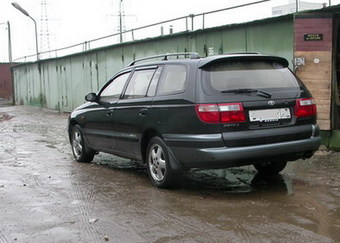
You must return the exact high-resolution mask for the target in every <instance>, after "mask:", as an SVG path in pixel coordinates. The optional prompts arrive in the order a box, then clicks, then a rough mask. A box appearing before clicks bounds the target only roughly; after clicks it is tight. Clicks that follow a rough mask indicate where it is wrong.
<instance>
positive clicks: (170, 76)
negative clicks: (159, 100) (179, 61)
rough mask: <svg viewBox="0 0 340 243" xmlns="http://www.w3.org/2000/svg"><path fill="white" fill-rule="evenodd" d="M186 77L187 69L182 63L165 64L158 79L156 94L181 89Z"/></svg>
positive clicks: (174, 91)
mask: <svg viewBox="0 0 340 243" xmlns="http://www.w3.org/2000/svg"><path fill="white" fill-rule="evenodd" d="M186 77H187V69H186V67H185V66H184V65H167V66H166V67H165V70H164V72H163V75H162V77H161V80H160V84H159V88H158V94H167V93H177V92H180V91H183V90H184V87H185V81H186Z"/></svg>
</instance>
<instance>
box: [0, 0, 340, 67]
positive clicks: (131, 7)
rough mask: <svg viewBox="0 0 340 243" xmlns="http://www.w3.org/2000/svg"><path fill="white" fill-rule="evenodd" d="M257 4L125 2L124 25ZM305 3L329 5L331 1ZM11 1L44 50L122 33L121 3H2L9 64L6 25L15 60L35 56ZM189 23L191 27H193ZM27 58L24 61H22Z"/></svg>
mask: <svg viewBox="0 0 340 243" xmlns="http://www.w3.org/2000/svg"><path fill="white" fill-rule="evenodd" d="M44 1H45V2H46V10H44V9H43V7H42V6H44V5H41V3H42V2H44ZM256 1H259V0H209V1H198V0H123V1H122V2H123V10H124V12H123V14H124V18H123V19H124V22H123V23H124V24H123V27H125V29H126V30H128V29H133V28H137V27H141V26H145V25H149V24H153V23H156V22H161V21H164V20H168V19H174V18H178V17H183V16H188V15H190V14H200V13H204V12H209V11H213V10H217V9H222V8H228V7H232V6H236V5H241V4H246V3H251V2H256ZM290 1H292V0H290ZM304 1H309V2H317V3H323V2H325V3H327V5H328V4H329V0H304ZM11 2H17V3H18V4H19V5H20V6H21V7H22V8H24V9H25V10H26V11H27V12H28V13H29V14H30V16H31V17H32V18H34V19H35V20H36V21H37V30H38V43H39V52H42V51H46V50H47V49H50V50H54V49H58V48H63V47H66V46H71V45H74V44H78V43H84V42H85V41H89V40H93V39H96V38H99V37H103V36H108V35H112V34H114V33H117V32H118V30H119V3H120V0H86V1H85V0H0V62H7V61H8V32H7V29H8V26H7V21H8V22H9V23H10V27H11V28H10V29H11V43H12V56H13V59H14V60H19V58H21V57H24V56H29V55H32V54H33V55H34V54H35V53H36V49H35V33H34V24H33V21H32V20H31V19H29V18H28V17H27V16H25V15H24V14H22V13H21V12H19V11H18V10H17V9H15V8H14V7H13V6H12V5H11ZM288 2H289V0H271V1H268V2H265V3H261V4H257V5H256V6H255V5H254V6H249V7H244V8H239V9H235V10H231V11H225V12H223V13H219V14H211V15H207V16H206V17H205V26H206V27H211V26H218V25H224V24H230V23H237V22H246V21H251V20H253V19H260V18H266V17H270V16H271V8H272V7H273V6H279V5H284V4H288ZM331 4H332V5H335V4H340V0H331ZM44 13H46V14H47V19H48V21H41V19H46V16H44ZM46 23H48V25H46ZM202 24H203V23H202V18H201V17H195V19H194V28H195V29H198V28H201V26H202ZM170 25H172V26H173V29H174V32H176V31H181V30H185V28H186V26H185V21H184V20H181V21H177V22H173V23H165V24H163V25H162V27H163V30H164V34H168V33H169V31H170ZM189 25H190V27H191V24H190V23H189ZM46 29H48V32H46ZM41 33H43V35H41ZM46 33H48V34H49V38H46V36H47V35H46ZM160 33H161V26H157V27H154V28H149V29H145V30H143V31H135V32H134V38H135V39H140V38H145V37H146V36H149V35H159V34H160ZM47 39H48V40H49V41H47ZM123 39H124V40H126V41H128V40H131V39H132V35H131V33H129V34H126V35H124V38H123ZM118 41H119V37H118V36H116V37H112V38H109V39H106V40H105V41H101V42H100V41H98V42H93V43H91V44H90V46H91V48H94V47H96V45H98V46H100V45H107V44H113V43H116V42H118ZM48 44H49V45H48ZM87 47H88V46H87ZM84 48H85V45H81V46H78V47H76V48H73V49H70V50H67V51H72V52H77V51H82V50H84ZM63 54H66V52H65V53H63V52H62V51H58V52H57V53H50V54H45V56H42V57H43V58H44V57H45V58H47V57H54V56H53V55H58V56H60V55H63ZM50 55H52V56H50ZM34 58H35V57H34V56H33V57H31V59H29V58H28V59H26V60H32V59H33V60H34ZM24 60H25V59H20V61H24Z"/></svg>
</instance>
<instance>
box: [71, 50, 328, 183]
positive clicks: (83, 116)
mask: <svg viewBox="0 0 340 243" xmlns="http://www.w3.org/2000/svg"><path fill="white" fill-rule="evenodd" d="M85 98H86V101H88V102H87V103H85V104H83V105H81V106H80V107H78V108H77V109H75V110H74V111H73V112H72V113H71V115H70V118H69V129H68V131H69V138H70V142H71V146H72V151H73V154H74V157H75V160H77V161H81V162H90V161H92V159H93V157H94V156H95V154H97V153H98V152H106V153H111V154H114V155H117V156H121V157H125V158H130V159H134V160H140V161H143V162H145V163H146V164H147V170H148V174H149V176H150V179H151V181H152V182H153V184H154V185H155V186H157V187H160V188H168V187H171V186H174V185H176V183H177V182H178V181H179V180H180V177H181V175H182V173H183V172H185V171H186V170H188V169H191V168H215V169H216V168H228V167H234V166H243V165H251V164H253V165H254V166H255V168H256V169H257V170H258V171H259V173H264V174H277V173H279V172H280V171H282V170H283V169H284V168H285V166H286V164H287V162H288V161H294V160H297V159H301V158H302V159H305V158H309V157H311V156H312V155H313V154H314V152H315V151H316V150H317V149H318V147H319V145H320V140H321V139H320V136H319V127H318V125H317V124H316V105H315V103H314V100H313V98H312V96H311V94H310V92H309V91H308V90H307V88H306V87H305V86H304V85H303V84H302V82H301V81H300V80H299V79H298V78H297V77H296V76H295V75H294V74H293V73H292V72H291V71H290V70H289V68H288V61H287V60H286V59H284V58H281V57H276V56H269V55H262V54H258V53H238V54H237V53H236V54H226V55H218V56H211V57H206V58H200V57H199V56H198V54H197V53H175V54H164V55H158V56H153V57H149V58H144V59H140V60H136V61H134V62H133V63H131V64H130V65H129V66H128V67H126V68H125V69H123V70H121V71H120V72H118V73H117V74H116V75H114V76H113V78H112V79H110V80H109V81H108V82H107V83H106V84H105V85H104V86H103V87H102V88H101V89H100V91H99V92H98V93H90V94H88V95H87V96H86V97H85Z"/></svg>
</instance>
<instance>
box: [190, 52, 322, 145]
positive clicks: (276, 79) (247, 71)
mask: <svg viewBox="0 0 340 243" xmlns="http://www.w3.org/2000/svg"><path fill="white" fill-rule="evenodd" d="M287 66H288V62H287V61H286V60H285V59H283V58H279V57H271V56H262V55H250V56H241V57H239V56H232V57H230V56H227V57H225V58H223V57H222V58H219V59H217V60H216V59H213V60H211V61H205V62H203V63H202V64H201V66H200V68H201V87H202V91H203V92H202V94H201V96H200V98H199V103H200V104H198V105H197V106H198V107H197V109H196V110H197V113H198V115H199V116H200V118H201V120H203V121H204V122H206V123H215V125H216V123H220V126H221V133H222V134H223V138H224V142H225V144H226V146H230V147H235V146H237V147H238V146H249V145H259V144H268V143H276V142H284V141H292V140H299V139H305V138H309V137H311V136H312V135H313V129H312V125H311V124H315V122H316V108H315V104H314V100H313V99H312V97H311V94H310V93H309V91H308V90H307V89H306V87H305V86H304V85H303V84H302V83H301V81H299V80H298V79H297V77H296V76H295V75H294V74H293V73H292V72H291V71H290V70H289V69H288V67H287ZM210 112H215V114H214V116H215V118H213V117H209V113H210ZM216 112H217V113H218V115H216V114H217V113H216ZM202 115H203V118H202ZM216 117H218V118H216Z"/></svg>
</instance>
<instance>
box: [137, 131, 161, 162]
mask: <svg viewBox="0 0 340 243" xmlns="http://www.w3.org/2000/svg"><path fill="white" fill-rule="evenodd" d="M153 137H160V138H161V139H163V137H162V135H161V134H160V133H159V132H158V131H157V130H155V129H147V130H146V131H145V132H144V133H143V136H142V139H141V142H140V149H141V154H142V159H143V162H144V163H146V150H147V147H148V144H149V142H150V140H151V139H152V138H153Z"/></svg>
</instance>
